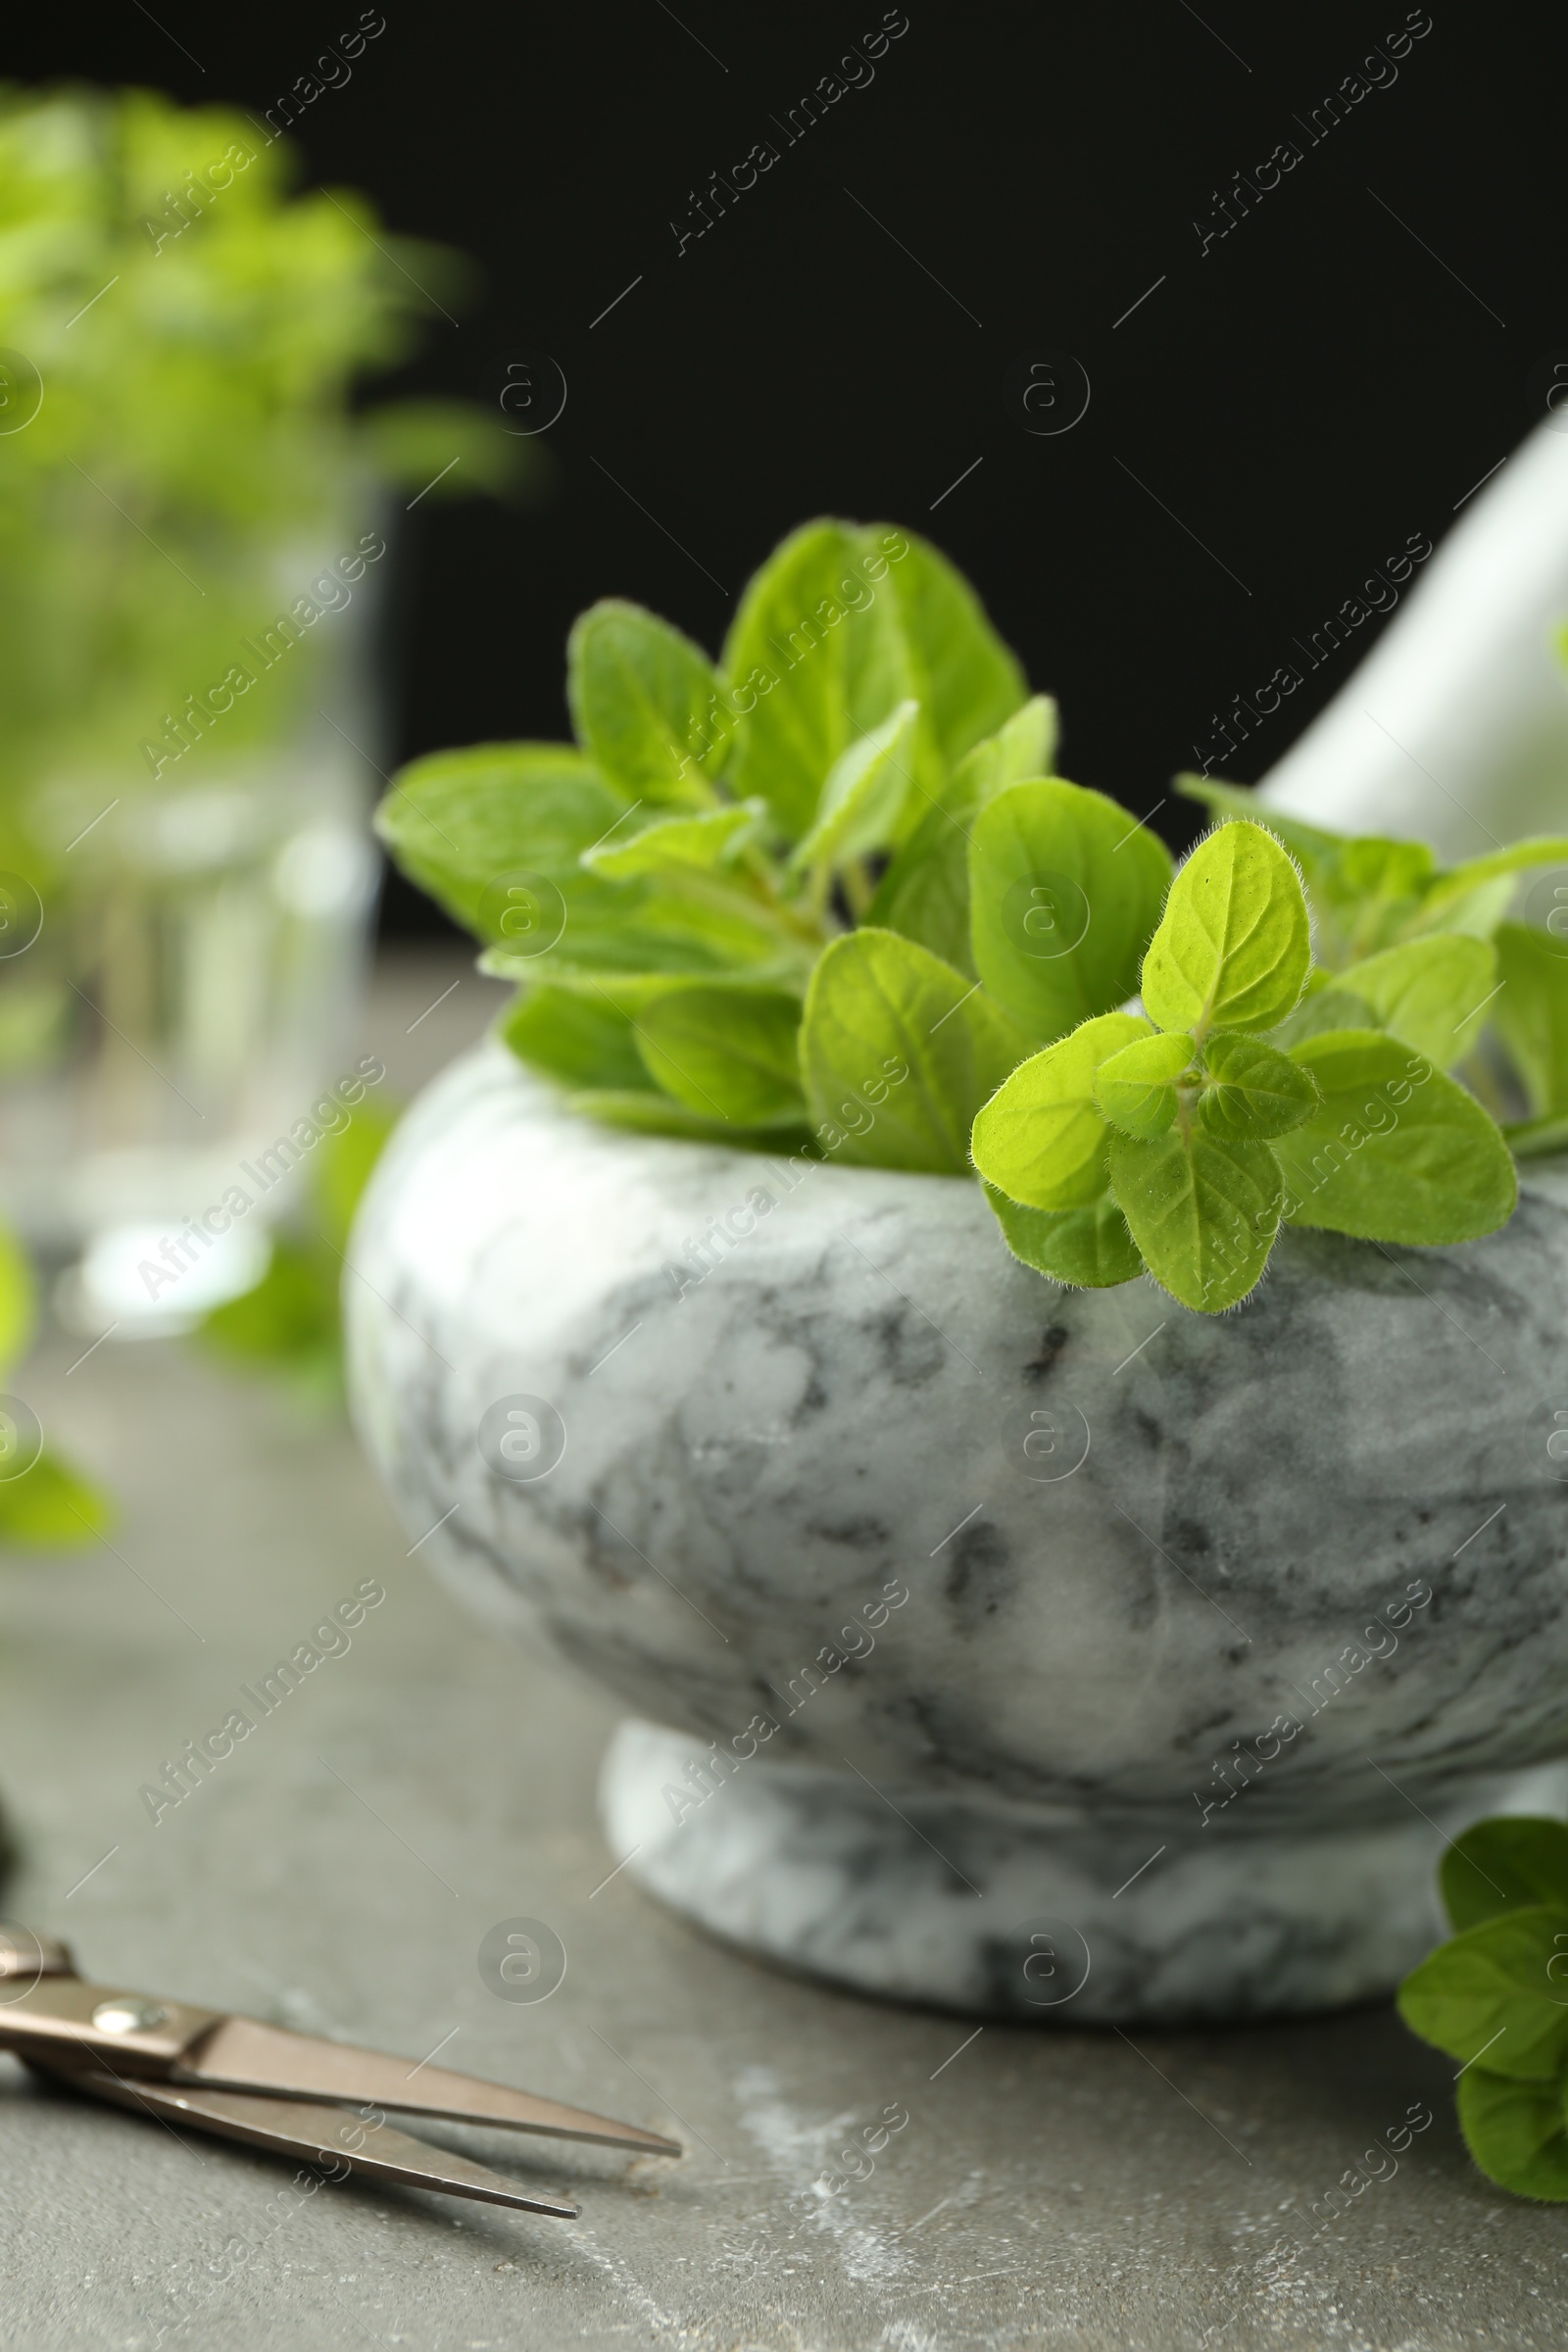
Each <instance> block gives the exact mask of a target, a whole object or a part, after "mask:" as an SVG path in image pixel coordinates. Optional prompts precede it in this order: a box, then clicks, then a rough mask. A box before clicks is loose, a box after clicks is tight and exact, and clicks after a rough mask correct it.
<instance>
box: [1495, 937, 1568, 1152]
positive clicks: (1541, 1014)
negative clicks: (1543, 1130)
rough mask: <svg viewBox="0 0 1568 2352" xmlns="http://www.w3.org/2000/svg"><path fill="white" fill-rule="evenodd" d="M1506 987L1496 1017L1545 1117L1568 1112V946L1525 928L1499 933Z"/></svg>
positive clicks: (1498, 999)
mask: <svg viewBox="0 0 1568 2352" xmlns="http://www.w3.org/2000/svg"><path fill="white" fill-rule="evenodd" d="M1495 944H1496V952H1497V978H1498V979H1499V981H1500V982H1501V983H1502V985H1501V988H1500V989H1499V990H1498V993H1497V997H1496V1000H1495V1003H1494V1005H1493V1006H1492V1008H1491V1010H1492V1018H1493V1020H1494V1021H1495V1024H1496V1028H1497V1034H1498V1036H1499V1037H1500V1038H1501V1039H1502V1042H1503V1044H1504V1045H1505V1046H1506V1047H1507V1049H1508V1052H1509V1053H1510V1054H1512V1056H1513V1059H1514V1061H1515V1063H1516V1064H1517V1066H1518V1070H1519V1074H1520V1076H1521V1077H1522V1078H1523V1080H1524V1082H1525V1085H1526V1087H1527V1088H1528V1090H1529V1094H1530V1106H1531V1109H1532V1110H1533V1111H1534V1112H1535V1113H1536V1115H1537V1116H1538V1117H1540V1118H1549V1117H1553V1116H1555V1115H1556V1114H1557V1113H1559V1112H1562V1111H1568V954H1565V953H1564V949H1565V947H1568V942H1559V941H1557V940H1555V939H1553V937H1552V936H1551V934H1550V932H1548V931H1539V930H1536V929H1535V928H1534V927H1532V926H1530V925H1527V924H1524V923H1501V924H1499V925H1498V928H1497V932H1496V943H1495Z"/></svg>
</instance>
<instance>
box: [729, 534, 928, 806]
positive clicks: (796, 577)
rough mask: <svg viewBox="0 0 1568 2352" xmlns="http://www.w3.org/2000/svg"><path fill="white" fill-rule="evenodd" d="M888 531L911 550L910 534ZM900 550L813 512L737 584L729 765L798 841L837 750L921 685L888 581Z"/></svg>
mask: <svg viewBox="0 0 1568 2352" xmlns="http://www.w3.org/2000/svg"><path fill="white" fill-rule="evenodd" d="M887 536H888V537H890V538H891V539H893V540H894V541H895V542H897V543H898V544H899V545H901V546H903V547H904V549H905V551H906V557H907V549H908V542H907V540H906V539H905V538H904V535H903V534H902V533H900V532H892V533H889V534H887ZM899 560H904V559H900V558H897V557H896V556H895V553H894V550H893V549H892V548H886V547H881V546H879V545H878V544H877V542H876V541H875V540H872V539H869V538H867V536H866V535H865V534H862V533H861V532H860V531H858V530H857V529H856V528H855V527H854V526H853V525H850V524H846V523H839V522H809V523H806V524H804V525H803V527H802V528H801V529H800V530H798V531H793V532H792V533H791V534H790V536H789V538H787V539H786V540H785V541H784V542H783V544H782V545H781V546H779V547H777V548H775V550H774V551H773V553H772V555H771V556H770V557H769V558H768V560H767V562H766V563H765V564H763V565H762V567H761V569H760V571H759V572H758V573H757V574H756V575H755V576H754V577H753V579H751V580H750V581H749V582H748V584H747V586H746V589H745V591H744V593H743V594H742V597H741V601H740V608H739V610H738V612H737V613H736V615H735V620H734V624H733V626H732V627H731V629H730V632H729V635H728V637H727V638H726V639H725V642H724V653H723V661H722V668H723V672H724V677H725V681H726V697H725V699H726V701H727V703H728V704H729V705H730V707H731V708H732V709H733V708H736V707H737V706H739V707H741V708H742V709H743V710H744V715H741V716H739V717H737V719H736V721H735V729H734V734H733V737H732V742H731V751H730V757H729V760H728V763H727V766H726V769H725V774H726V778H727V780H728V782H729V784H730V787H731V789H732V790H733V791H734V792H735V793H736V794H737V796H739V797H741V798H745V797H747V796H749V795H752V794H757V795H759V796H760V798H761V799H763V800H764V801H766V803H767V805H768V807H769V808H770V809H772V811H773V814H774V816H775V817H776V818H777V820H778V823H779V825H780V827H781V829H782V830H783V832H784V833H785V834H787V835H788V837H789V838H790V839H791V840H792V841H793V840H796V839H798V838H799V836H800V835H801V834H803V833H804V832H806V831H807V829H808V828H809V825H810V823H811V821H812V819H813V817H814V816H815V814H816V806H817V800H818V797H819V795H820V793H821V789H822V784H823V781H824V779H825V778H826V776H827V773H828V771H829V769H830V768H831V767H832V765H833V762H834V761H835V760H837V759H838V757H839V755H840V753H842V752H845V751H847V750H848V749H849V746H850V745H851V744H852V743H854V742H855V741H856V740H857V738H858V737H859V736H861V735H864V734H867V733H869V731H870V729H871V728H872V727H874V726H877V725H878V724H879V723H880V722H881V721H882V720H883V719H884V718H886V717H887V715H888V713H889V711H891V710H892V709H893V708H894V706H895V704H897V703H901V702H903V701H904V700H905V699H906V697H907V696H909V695H912V694H917V693H918V681H917V680H916V678H915V675H914V670H913V665H912V663H911V661H910V657H909V653H908V649H907V644H906V641H905V636H904V630H903V627H902V625H901V621H900V617H899V610H898V605H897V602H896V599H895V597H894V595H893V594H892V593H891V592H890V591H889V589H888V586H887V573H888V570H889V568H890V566H891V564H892V563H893V562H894V561H899ZM747 705H750V708H749V709H745V706H747Z"/></svg>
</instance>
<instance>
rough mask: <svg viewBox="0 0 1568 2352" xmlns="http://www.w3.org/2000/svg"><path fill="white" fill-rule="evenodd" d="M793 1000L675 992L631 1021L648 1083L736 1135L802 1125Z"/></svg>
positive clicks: (722, 991)
mask: <svg viewBox="0 0 1568 2352" xmlns="http://www.w3.org/2000/svg"><path fill="white" fill-rule="evenodd" d="M800 1026H801V1001H800V999H799V997H792V996H787V995H783V994H780V993H777V992H774V991H771V990H764V989H746V988H675V989H671V990H669V991H668V993H667V994H666V995H663V996H661V997H657V998H656V999H655V1000H654V1002H653V1003H652V1004H651V1005H647V1006H645V1007H644V1009H643V1011H642V1012H641V1013H640V1014H639V1015H638V1017H637V1021H636V1025H635V1036H636V1041H637V1046H638V1050H639V1052H640V1053H641V1054H642V1058H643V1060H644V1062H645V1063H646V1064H647V1068H648V1072H649V1075H650V1076H651V1077H652V1078H653V1079H655V1080H656V1081H657V1083H658V1084H659V1085H660V1086H662V1088H663V1090H664V1092H665V1094H667V1095H673V1096H674V1098H675V1100H676V1102H677V1103H685V1105H686V1107H687V1109H688V1110H695V1111H697V1112H699V1113H704V1114H707V1115H708V1116H709V1117H711V1118H715V1119H724V1120H733V1121H734V1122H735V1123H736V1124H737V1125H738V1126H742V1127H777V1126H781V1125H785V1124H788V1123H796V1122H798V1123H801V1124H804V1122H805V1119H806V1099H805V1096H804V1094H803V1092H802V1089H801V1065H800V1055H799V1052H798V1050H797V1049H798V1040H799V1035H800Z"/></svg>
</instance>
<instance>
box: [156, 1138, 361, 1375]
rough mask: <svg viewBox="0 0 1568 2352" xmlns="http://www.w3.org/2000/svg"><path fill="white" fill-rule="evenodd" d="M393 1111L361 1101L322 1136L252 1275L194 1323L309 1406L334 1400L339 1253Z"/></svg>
mask: <svg viewBox="0 0 1568 2352" xmlns="http://www.w3.org/2000/svg"><path fill="white" fill-rule="evenodd" d="M397 1116H398V1113H397V1110H396V1108H395V1107H394V1108H388V1109H380V1108H376V1107H373V1106H372V1105H371V1104H370V1103H361V1104H360V1105H359V1107H358V1108H357V1109H356V1110H355V1113H354V1117H353V1119H352V1121H351V1123H350V1124H349V1125H348V1126H347V1127H344V1128H341V1129H340V1130H339V1131H338V1133H337V1134H336V1135H330V1136H327V1137H326V1138H325V1139H324V1141H323V1142H322V1144H321V1147H320V1150H319V1152H317V1154H316V1157H315V1159H314V1160H313V1161H312V1163H311V1174H310V1179H309V1186H308V1190H307V1192H306V1194H305V1197H304V1200H303V1201H302V1203H301V1206H300V1209H299V1211H298V1214H297V1215H296V1217H295V1218H294V1220H293V1222H292V1225H290V1226H286V1227H284V1228H282V1229H280V1230H279V1231H278V1232H277V1233H275V1234H274V1235H273V1236H272V1255H271V1259H270V1263H269V1265H268V1268H267V1272H266V1273H265V1274H264V1275H263V1276H262V1279H261V1281H260V1282H258V1283H257V1284H255V1286H254V1287H253V1288H252V1289H251V1290H248V1291H246V1292H244V1293H243V1294H242V1296H241V1297H239V1298H238V1299H227V1300H225V1301H224V1303H223V1304H222V1305H221V1306H218V1307H214V1308H213V1310H212V1311H211V1313H210V1314H208V1315H205V1316H204V1317H203V1319H202V1321H201V1322H200V1324H199V1325H198V1326H197V1337H198V1338H199V1340H200V1341H201V1342H202V1344H203V1345H204V1346H206V1347H208V1348H212V1349H213V1350H214V1351H215V1352H216V1353H218V1354H220V1355H222V1356H226V1357H227V1358H228V1359H229V1360H230V1361H231V1362H233V1363H238V1364H250V1365H256V1366H259V1367H260V1368H262V1369H263V1370H266V1371H270V1372H271V1373H274V1374H275V1375H276V1376H277V1377H279V1378H280V1379H281V1380H282V1381H283V1383H284V1384H285V1386H286V1387H287V1388H288V1389H289V1390H290V1391H291V1392H292V1393H293V1395H294V1397H295V1398H296V1400H297V1401H298V1402H300V1403H302V1404H304V1405H305V1406H307V1407H308V1408H310V1409H313V1410H326V1409H328V1408H331V1407H335V1406H337V1405H339V1404H341V1402H342V1399H343V1317H342V1309H341V1306H340V1304H339V1295H340V1293H341V1290H342V1285H343V1264H344V1253H345V1251H346V1250H347V1248H348V1238H349V1228H350V1226H351V1225H352V1224H353V1222H354V1212H355V1210H356V1209H357V1208H358V1206H359V1204H360V1196H361V1194H362V1193H363V1192H364V1190H365V1188H366V1186H367V1184H368V1182H369V1179H370V1171H371V1170H372V1168H373V1167H374V1166H375V1163H376V1161H377V1160H378V1159H379V1157H380V1155H381V1151H382V1148H383V1146H384V1145H385V1143H386V1140H387V1137H388V1136H389V1135H390V1134H391V1132H392V1129H393V1126H394V1125H395V1123H396V1120H397Z"/></svg>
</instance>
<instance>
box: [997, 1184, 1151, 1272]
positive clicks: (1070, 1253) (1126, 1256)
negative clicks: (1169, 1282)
mask: <svg viewBox="0 0 1568 2352" xmlns="http://www.w3.org/2000/svg"><path fill="white" fill-rule="evenodd" d="M985 1195H986V1199H987V1200H988V1201H990V1203H991V1206H992V1210H993V1212H994V1213H995V1216H996V1220H997V1223H998V1224H999V1225H1000V1226H1001V1227H1002V1238H1003V1240H1004V1241H1005V1243H1006V1245H1007V1248H1008V1249H1009V1250H1011V1251H1012V1254H1013V1256H1014V1257H1016V1258H1018V1259H1020V1260H1021V1261H1022V1263H1023V1264H1024V1265H1026V1266H1033V1267H1034V1269H1035V1271H1036V1273H1037V1274H1047V1275H1049V1276H1050V1277H1051V1279H1052V1281H1053V1282H1064V1283H1068V1284H1070V1285H1071V1286H1072V1287H1073V1288H1074V1289H1075V1290H1086V1291H1107V1290H1111V1289H1113V1288H1114V1287H1115V1285H1116V1284H1117V1283H1122V1282H1132V1281H1133V1280H1134V1279H1135V1278H1136V1277H1137V1276H1138V1275H1140V1274H1141V1273H1142V1272H1143V1270H1144V1261H1143V1259H1142V1258H1141V1257H1140V1256H1139V1254H1138V1250H1137V1247H1136V1245H1135V1243H1134V1241H1133V1238H1132V1235H1131V1234H1130V1233H1129V1232H1128V1230H1127V1220H1126V1218H1125V1217H1124V1216H1123V1215H1122V1213H1121V1210H1120V1209H1119V1208H1118V1207H1117V1206H1116V1203H1115V1201H1113V1200H1112V1199H1111V1197H1110V1188H1109V1186H1108V1185H1107V1186H1106V1187H1105V1189H1104V1191H1103V1193H1102V1194H1101V1195H1100V1198H1099V1199H1098V1200H1097V1201H1094V1202H1093V1203H1092V1205H1091V1206H1090V1207H1088V1208H1066V1209H1059V1210H1052V1209H1049V1208H1025V1207H1024V1206H1023V1204H1022V1202H1021V1201H1009V1200H1008V1198H1007V1196H1006V1194H1005V1193H1002V1192H999V1191H998V1190H997V1187H996V1186H995V1185H994V1184H988V1185H987V1186H986V1188H985Z"/></svg>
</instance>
